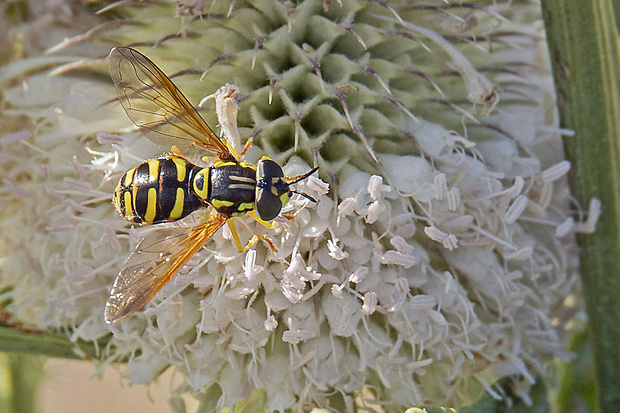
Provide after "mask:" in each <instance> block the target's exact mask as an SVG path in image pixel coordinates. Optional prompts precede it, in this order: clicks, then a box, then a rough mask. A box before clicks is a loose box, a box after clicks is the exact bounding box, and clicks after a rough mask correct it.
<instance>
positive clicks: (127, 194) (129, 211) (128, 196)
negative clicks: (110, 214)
mask: <svg viewBox="0 0 620 413" xmlns="http://www.w3.org/2000/svg"><path fill="white" fill-rule="evenodd" d="M123 198H125V216H126V217H132V216H133V205H132V204H131V201H132V198H131V193H130V192H129V191H125V193H124V194H123Z"/></svg>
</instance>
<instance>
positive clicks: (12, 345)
mask: <svg viewBox="0 0 620 413" xmlns="http://www.w3.org/2000/svg"><path fill="white" fill-rule="evenodd" d="M100 344H101V343H100ZM0 351H4V352H11V353H34V354H39V355H45V356H51V357H61V358H70V359H86V358H97V357H98V351H97V348H96V347H95V345H94V344H93V343H91V342H83V341H81V340H80V341H78V342H77V343H74V342H72V341H71V340H69V339H68V338H67V337H65V336H61V335H53V334H47V333H38V332H29V331H22V330H16V329H12V328H7V327H0Z"/></svg>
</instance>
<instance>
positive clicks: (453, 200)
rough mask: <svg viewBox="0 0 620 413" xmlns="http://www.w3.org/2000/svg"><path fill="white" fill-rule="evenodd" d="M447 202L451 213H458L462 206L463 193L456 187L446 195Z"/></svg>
mask: <svg viewBox="0 0 620 413" xmlns="http://www.w3.org/2000/svg"><path fill="white" fill-rule="evenodd" d="M446 201H448V209H449V210H450V211H456V210H457V209H458V208H459V206H460V205H461V192H460V190H459V189H458V188H456V187H454V188H452V189H450V190H449V191H448V193H447V194H446Z"/></svg>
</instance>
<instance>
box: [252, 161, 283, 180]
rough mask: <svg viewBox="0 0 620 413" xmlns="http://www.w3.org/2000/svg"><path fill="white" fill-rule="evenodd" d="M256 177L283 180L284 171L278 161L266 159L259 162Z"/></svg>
mask: <svg viewBox="0 0 620 413" xmlns="http://www.w3.org/2000/svg"><path fill="white" fill-rule="evenodd" d="M256 176H257V178H258V179H263V178H265V179H270V178H281V177H283V176H284V171H282V167H281V166H280V165H278V163H277V162H276V161H272V160H271V159H268V158H266V159H261V160H260V161H258V165H257V171H256Z"/></svg>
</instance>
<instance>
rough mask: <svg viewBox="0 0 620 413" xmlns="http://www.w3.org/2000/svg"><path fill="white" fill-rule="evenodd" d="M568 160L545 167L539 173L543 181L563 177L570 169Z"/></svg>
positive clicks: (552, 180) (551, 180)
mask: <svg viewBox="0 0 620 413" xmlns="http://www.w3.org/2000/svg"><path fill="white" fill-rule="evenodd" d="M570 166H571V165H570V162H568V161H561V162H558V163H557V164H555V165H553V166H552V167H550V168H547V169H545V170H544V171H542V173H541V177H542V179H543V181H545V182H554V181H557V180H558V179H560V178H561V177H563V176H564V175H566V174H567V173H568V171H569V170H570Z"/></svg>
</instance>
